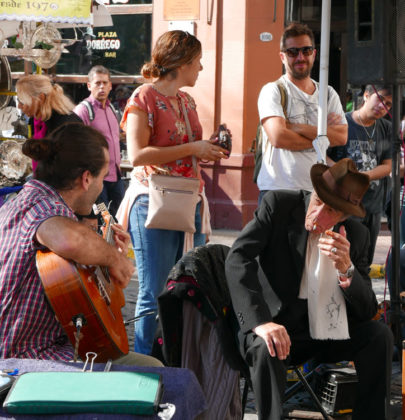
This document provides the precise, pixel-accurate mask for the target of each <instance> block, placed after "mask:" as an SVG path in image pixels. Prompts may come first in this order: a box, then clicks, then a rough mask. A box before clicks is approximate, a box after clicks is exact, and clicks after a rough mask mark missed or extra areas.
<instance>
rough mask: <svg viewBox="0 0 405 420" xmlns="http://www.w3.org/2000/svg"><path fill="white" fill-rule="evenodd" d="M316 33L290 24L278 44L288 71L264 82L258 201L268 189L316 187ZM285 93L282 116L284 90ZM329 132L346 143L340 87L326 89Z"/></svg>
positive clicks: (332, 140)
mask: <svg viewBox="0 0 405 420" xmlns="http://www.w3.org/2000/svg"><path fill="white" fill-rule="evenodd" d="M314 44H315V40H314V34H313V32H312V31H311V29H310V28H309V27H308V26H307V25H303V24H301V23H296V22H295V23H291V24H290V25H289V26H287V28H286V29H285V30H284V33H283V35H282V37H281V42H280V49H281V51H280V58H281V61H282V63H283V65H284V67H285V70H286V74H284V75H283V76H281V77H280V79H279V80H278V81H276V82H272V83H268V84H266V85H265V86H264V87H263V88H262V90H261V92H260V95H259V100H258V109H259V116H260V121H261V123H262V131H263V145H262V147H263V161H262V166H261V169H260V172H259V175H258V179H257V185H258V187H259V190H260V196H259V202H260V200H261V198H262V196H263V195H264V193H265V192H266V191H268V190H277V189H288V190H300V189H303V190H308V191H312V189H313V188H312V184H311V180H310V176H309V171H310V168H311V166H312V165H313V164H315V163H316V162H317V156H316V152H315V149H314V148H313V147H312V141H313V140H314V139H315V138H316V137H317V124H318V99H319V86H318V83H317V82H315V81H314V80H313V79H311V77H310V74H311V70H312V67H313V64H314V61H315V56H316V50H315V48H314ZM278 85H279V86H280V87H281V89H283V90H284V91H285V93H286V97H287V101H286V113H285V114H284V110H283V106H282V103H281V102H282V101H281V89H280V87H279V86H278ZM327 113H328V127H327V136H328V139H329V142H330V144H331V145H332V146H337V145H344V144H345V143H346V139H347V124H346V119H345V115H344V111H343V109H342V105H341V103H340V99H339V96H338V95H337V93H336V91H335V90H334V89H333V88H332V87H330V86H329V88H328V109H327Z"/></svg>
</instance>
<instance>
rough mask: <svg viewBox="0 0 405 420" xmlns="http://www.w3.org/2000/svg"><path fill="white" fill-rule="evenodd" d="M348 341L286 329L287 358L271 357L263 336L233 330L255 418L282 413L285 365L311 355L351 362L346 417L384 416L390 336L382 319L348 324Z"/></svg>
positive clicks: (275, 418)
mask: <svg viewBox="0 0 405 420" xmlns="http://www.w3.org/2000/svg"><path fill="white" fill-rule="evenodd" d="M349 332H350V337H351V338H350V340H313V339H311V338H310V337H309V332H308V328H306V329H305V330H301V331H297V330H295V331H294V333H290V332H289V334H290V339H291V342H292V344H291V351H290V357H289V360H288V359H287V360H286V361H281V360H279V359H277V358H276V357H271V356H270V353H269V351H268V349H267V346H266V343H265V342H264V340H263V339H262V338H261V337H259V336H257V335H256V334H254V333H253V332H249V333H247V334H243V333H241V332H240V333H239V336H238V337H239V342H240V348H241V352H242V356H243V357H244V359H245V360H246V362H247V364H248V366H249V370H250V375H251V381H252V385H253V391H254V394H255V399H256V408H257V410H258V416H259V419H261V420H280V419H282V418H283V412H282V403H283V396H284V392H285V386H286V372H287V368H288V366H290V365H296V364H300V363H303V362H305V361H307V360H309V359H311V358H315V359H316V361H317V362H325V363H326V362H329V363H332V362H338V361H342V360H350V361H354V364H355V367H356V371H357V375H358V381H359V382H358V388H357V396H356V401H355V406H354V410H353V416H352V420H382V419H386V420H388V419H389V418H390V417H389V402H390V383H391V364H392V352H393V345H394V343H393V336H392V333H391V330H390V329H389V328H388V327H387V326H386V325H385V324H384V323H382V322H379V321H366V322H362V323H360V324H357V325H356V326H351V327H349Z"/></svg>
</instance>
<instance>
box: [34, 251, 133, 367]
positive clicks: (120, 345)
mask: <svg viewBox="0 0 405 420" xmlns="http://www.w3.org/2000/svg"><path fill="white" fill-rule="evenodd" d="M36 262H37V269H38V272H39V275H40V277H41V280H42V284H43V286H44V290H45V294H46V296H47V298H48V301H49V303H50V305H51V306H52V308H53V310H54V312H55V315H56V317H57V319H58V320H59V322H60V323H61V325H62V327H63V328H64V330H65V332H66V334H67V336H68V338H69V340H70V342H71V343H72V345H73V347H75V333H76V327H75V325H74V324H73V318H74V317H75V316H77V315H83V316H84V318H85V323H84V325H83V327H82V328H81V331H80V337H81V338H80V342H79V356H80V358H81V359H82V360H83V361H85V360H86V353H87V352H95V353H97V359H96V362H106V361H107V360H108V359H116V358H118V357H121V356H123V355H125V354H127V353H128V338H127V333H126V330H125V326H124V321H123V319H122V314H121V307H122V306H124V304H125V298H124V294H123V291H122V289H121V288H119V287H118V286H116V285H115V284H114V282H113V281H112V280H110V279H109V278H108V276H105V275H104V273H103V270H102V269H100V267H87V266H82V265H79V264H76V263H73V262H71V261H68V260H66V259H64V258H62V257H60V256H58V255H56V254H54V253H53V252H51V251H37V255H36Z"/></svg>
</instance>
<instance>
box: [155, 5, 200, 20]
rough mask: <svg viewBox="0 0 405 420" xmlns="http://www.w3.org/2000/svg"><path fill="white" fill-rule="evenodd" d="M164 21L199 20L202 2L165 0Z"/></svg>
mask: <svg viewBox="0 0 405 420" xmlns="http://www.w3.org/2000/svg"><path fill="white" fill-rule="evenodd" d="M163 19H164V20H199V19H200V0H164V6H163Z"/></svg>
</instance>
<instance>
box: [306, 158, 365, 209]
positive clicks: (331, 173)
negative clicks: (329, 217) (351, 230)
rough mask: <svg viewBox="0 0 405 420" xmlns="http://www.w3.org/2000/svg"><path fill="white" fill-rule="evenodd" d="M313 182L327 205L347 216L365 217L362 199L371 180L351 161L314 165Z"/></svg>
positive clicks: (312, 171)
mask: <svg viewBox="0 0 405 420" xmlns="http://www.w3.org/2000/svg"><path fill="white" fill-rule="evenodd" d="M311 181H312V185H313V186H314V189H315V191H316V193H317V194H318V197H319V198H320V199H321V200H322V201H323V202H324V203H325V204H327V205H329V206H331V207H332V208H334V209H335V210H340V211H342V212H344V213H345V214H351V215H353V216H359V217H364V216H365V214H366V211H365V210H364V207H363V205H362V204H361V199H362V198H363V195H364V194H365V193H366V191H367V190H368V187H369V185H370V179H369V177H368V176H367V175H366V174H363V173H361V172H359V171H358V170H357V168H356V165H355V163H354V162H353V161H352V160H351V159H349V158H346V159H342V160H339V161H338V162H336V163H335V164H334V165H333V166H327V165H323V164H320V163H317V164H315V165H313V166H312V168H311Z"/></svg>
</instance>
